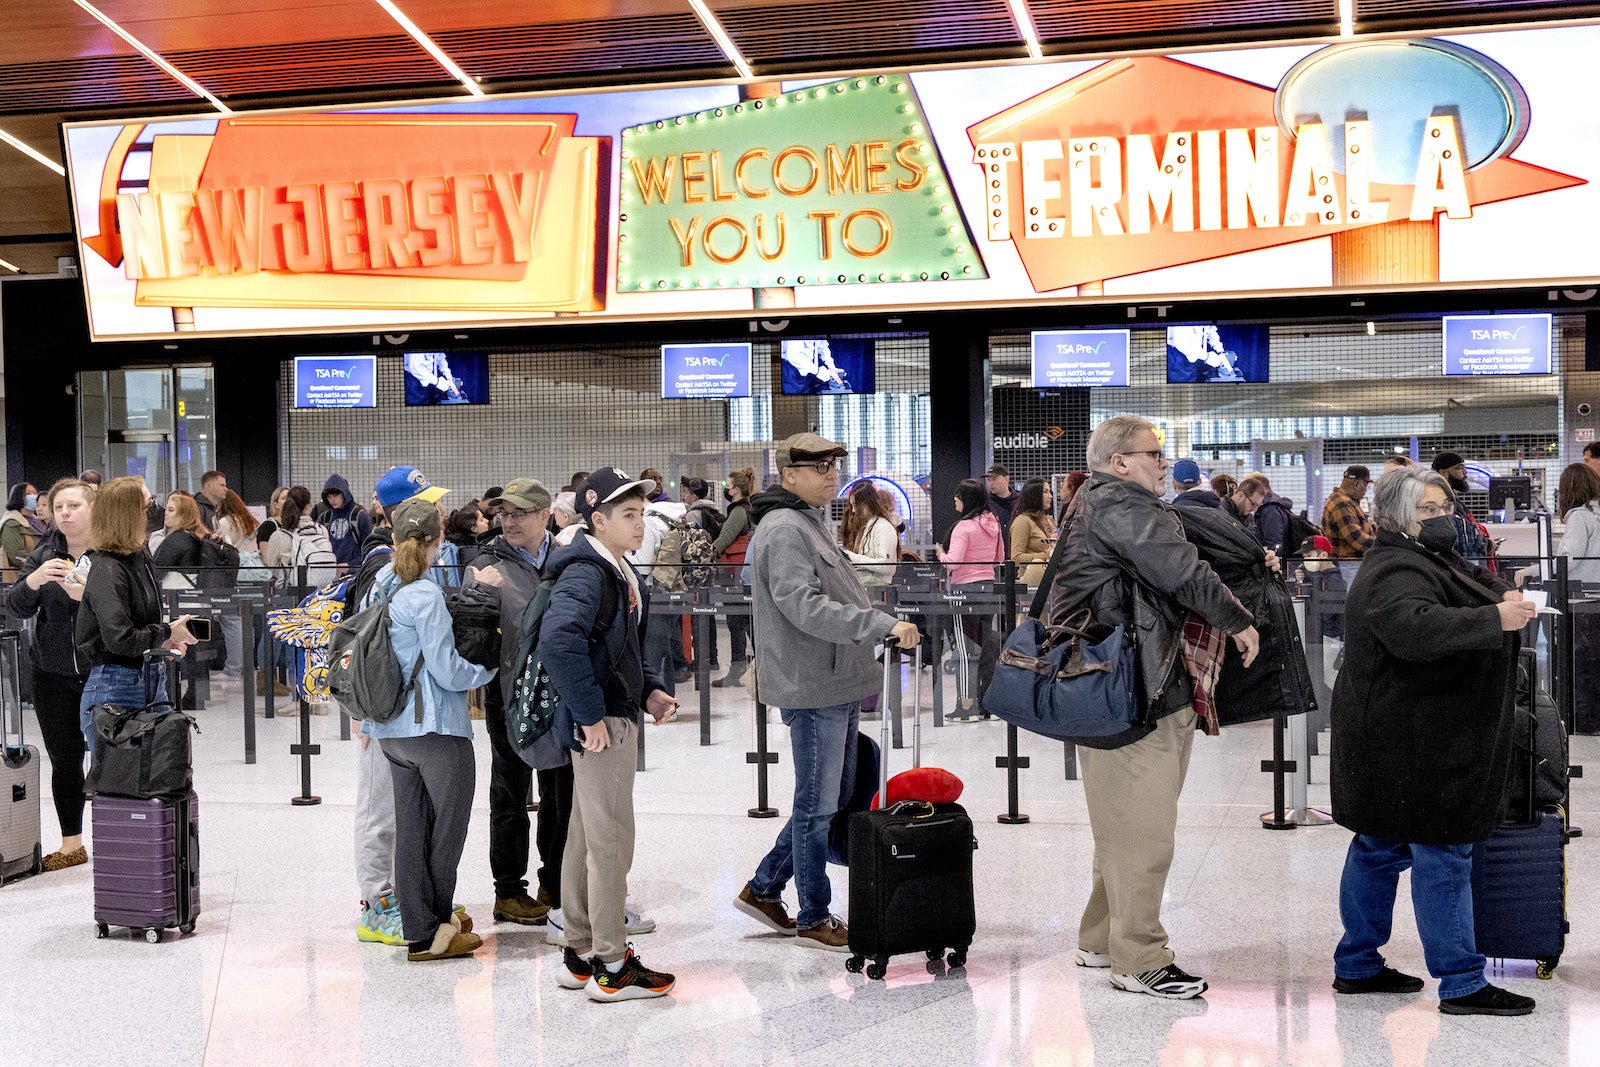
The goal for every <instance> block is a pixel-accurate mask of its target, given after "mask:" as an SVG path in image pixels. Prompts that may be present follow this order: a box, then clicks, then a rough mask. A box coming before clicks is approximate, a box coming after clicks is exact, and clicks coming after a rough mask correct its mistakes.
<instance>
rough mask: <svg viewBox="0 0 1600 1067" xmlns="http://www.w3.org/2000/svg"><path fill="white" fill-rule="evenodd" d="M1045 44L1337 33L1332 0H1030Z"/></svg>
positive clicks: (1209, 40) (1081, 46) (1336, 12)
mask: <svg viewBox="0 0 1600 1067" xmlns="http://www.w3.org/2000/svg"><path fill="white" fill-rule="evenodd" d="M1028 11H1029V13H1030V14H1031V15H1032V17H1033V24H1034V28H1035V29H1036V30H1037V31H1038V34H1039V37H1040V39H1041V40H1043V41H1044V42H1045V43H1046V44H1047V45H1052V44H1067V45H1071V46H1073V47H1075V48H1077V49H1078V50H1085V45H1089V46H1091V47H1103V46H1105V45H1108V44H1116V43H1118V42H1136V41H1137V42H1147V41H1154V40H1157V39H1162V40H1173V39H1177V40H1181V41H1184V42H1186V43H1193V44H1206V43H1213V42H1219V41H1230V40H1233V41H1237V40H1258V39H1261V38H1263V37H1298V36H1314V35H1323V34H1335V33H1337V32H1338V31H1339V7H1338V3H1337V2H1336V0H1028Z"/></svg>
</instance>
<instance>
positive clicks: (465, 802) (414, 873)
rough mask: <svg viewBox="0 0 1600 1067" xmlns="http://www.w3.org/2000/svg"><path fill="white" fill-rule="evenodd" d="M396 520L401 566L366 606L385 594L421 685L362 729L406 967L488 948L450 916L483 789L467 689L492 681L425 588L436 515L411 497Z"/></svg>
mask: <svg viewBox="0 0 1600 1067" xmlns="http://www.w3.org/2000/svg"><path fill="white" fill-rule="evenodd" d="M389 517H390V519H391V521H392V522H393V524H394V558H393V560H392V561H391V562H390V563H389V564H388V565H386V566H385V567H384V568H383V569H382V570H381V571H379V572H378V575H377V578H376V579H375V580H374V581H373V588H372V590H371V591H370V592H369V593H368V594H367V596H366V598H365V600H364V601H363V602H362V607H363V608H366V607H367V606H369V605H371V604H373V603H375V602H377V601H378V600H379V599H380V597H381V596H382V595H383V594H387V596H388V598H389V640H390V642H391V643H392V644H393V645H394V651H395V658H396V659H398V660H399V661H400V671H401V675H402V676H403V677H405V678H407V679H410V678H411V677H412V673H413V671H415V676H416V682H415V685H414V689H413V691H411V692H408V693H407V694H406V695H405V698H404V707H403V708H402V709H401V710H400V713H399V714H398V715H396V716H395V717H394V718H392V719H390V720H389V721H388V722H382V723H379V722H370V721H369V722H367V723H365V724H363V727H362V729H363V730H364V731H365V732H367V733H368V734H370V735H371V736H372V737H375V738H379V739H381V740H382V742H383V755H384V758H385V759H387V760H388V761H389V770H390V772H391V774H392V775H393V777H394V808H395V855H394V868H395V870H394V885H395V891H396V894H397V895H398V896H399V898H400V918H401V922H402V927H403V930H404V932H405V939H406V942H407V944H408V946H409V952H408V955H407V959H409V960H411V961H412V962H422V961H427V960H442V959H449V958H450V957H452V956H467V955H471V954H472V952H473V950H474V949H476V948H477V947H478V946H479V945H481V944H483V939H482V938H480V937H479V936H478V935H477V934H474V933H473V932H472V919H471V918H470V917H469V916H467V914H466V913H465V912H456V911H454V910H453V909H454V907H455V905H454V898H455V890H456V867H457V866H458V865H459V864H460V862H461V850H462V847H463V846H464V845H465V844H466V840H467V820H468V818H469V817H470V816H471V814H472V794H473V789H474V787H475V785H476V783H477V772H476V770H475V768H474V759H473V752H472V723H471V720H470V719H468V717H467V690H469V689H472V688H475V687H477V686H480V685H484V684H485V683H487V682H488V681H489V680H490V679H491V678H493V677H494V671H492V670H490V669H488V668H486V667H479V666H477V665H476V664H472V663H468V662H467V661H466V660H464V659H462V658H461V656H460V655H459V654H457V652H456V643H455V632H454V630H453V628H452V627H451V624H450V612H449V609H448V608H446V606H445V600H444V593H443V591H442V590H440V588H439V587H438V586H437V585H435V584H434V583H432V582H425V581H418V579H419V578H422V577H423V576H424V575H425V574H427V572H428V568H429V567H431V566H432V565H433V562H434V560H435V559H436V558H437V557H438V555H439V545H440V542H441V541H442V539H443V524H442V523H441V522H440V519H439V509H438V507H437V506H436V505H435V504H433V503H432V502H430V501H426V500H421V499H418V498H413V499H411V500H407V501H405V502H404V503H402V504H400V505H399V506H397V507H395V508H392V509H390V512H389ZM480 580H481V579H480ZM491 581H492V579H491ZM380 589H381V590H382V591H383V592H382V594H380V592H379V590H380ZM419 696H420V703H421V711H422V715H421V721H420V722H419V721H418V717H417V713H416V707H417V699H418V697H419Z"/></svg>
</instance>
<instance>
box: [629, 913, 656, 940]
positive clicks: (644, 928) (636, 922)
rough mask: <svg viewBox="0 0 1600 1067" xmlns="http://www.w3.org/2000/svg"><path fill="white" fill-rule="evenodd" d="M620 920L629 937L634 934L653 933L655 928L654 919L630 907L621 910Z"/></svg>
mask: <svg viewBox="0 0 1600 1067" xmlns="http://www.w3.org/2000/svg"><path fill="white" fill-rule="evenodd" d="M622 922H623V927H624V928H625V929H626V930H627V932H628V936H629V937H632V936H633V935H635V934H648V933H654V932H655V928H656V921H655V920H654V919H652V918H650V916H648V915H640V914H639V913H638V912H636V911H634V910H633V909H632V908H626V909H624V910H623V912H622Z"/></svg>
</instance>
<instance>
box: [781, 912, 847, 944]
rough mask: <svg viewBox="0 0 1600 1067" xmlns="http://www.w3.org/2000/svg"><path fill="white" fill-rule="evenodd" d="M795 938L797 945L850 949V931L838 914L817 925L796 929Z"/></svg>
mask: <svg viewBox="0 0 1600 1067" xmlns="http://www.w3.org/2000/svg"><path fill="white" fill-rule="evenodd" d="M794 940H795V944H797V945H804V946H806V947H807V948H820V949H823V950H824V951H826V952H849V951H850V931H849V929H847V928H846V927H845V925H844V923H842V922H840V921H839V918H838V916H836V915H830V916H828V917H827V918H826V919H823V920H822V921H821V922H820V923H818V924H817V925H815V926H812V927H808V928H807V929H804V930H796V931H795V935H794Z"/></svg>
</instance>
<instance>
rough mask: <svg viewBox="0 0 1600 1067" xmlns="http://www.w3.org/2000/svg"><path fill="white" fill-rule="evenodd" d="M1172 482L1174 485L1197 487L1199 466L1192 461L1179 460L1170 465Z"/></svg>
mask: <svg viewBox="0 0 1600 1067" xmlns="http://www.w3.org/2000/svg"><path fill="white" fill-rule="evenodd" d="M1172 482H1173V484H1174V485H1199V484H1200V464H1198V463H1196V462H1195V461H1194V460H1192V459H1180V460H1178V462H1176V463H1174V464H1173V465H1172Z"/></svg>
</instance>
